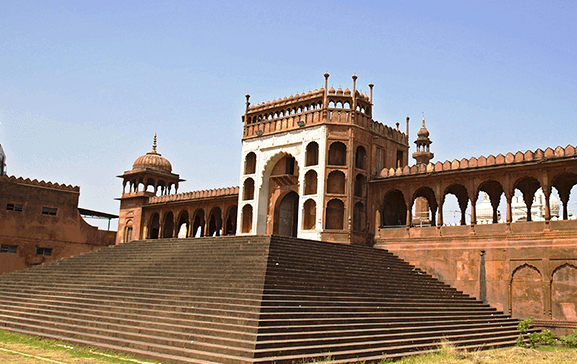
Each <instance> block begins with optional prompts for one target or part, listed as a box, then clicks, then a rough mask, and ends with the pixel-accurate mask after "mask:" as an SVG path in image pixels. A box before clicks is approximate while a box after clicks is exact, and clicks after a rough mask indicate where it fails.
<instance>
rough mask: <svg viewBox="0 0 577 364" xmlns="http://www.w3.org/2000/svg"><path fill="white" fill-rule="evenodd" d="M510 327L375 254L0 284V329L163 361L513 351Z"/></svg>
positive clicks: (173, 251) (78, 270) (122, 263)
mask: <svg viewBox="0 0 577 364" xmlns="http://www.w3.org/2000/svg"><path fill="white" fill-rule="evenodd" d="M516 324H517V321H514V320H511V319H510V318H508V317H507V316H505V315H503V314H502V313H500V312H497V311H496V310H495V309H493V308H491V307H490V306H488V305H486V304H483V303H482V302H479V301H476V300H475V299H474V298H472V297H469V296H467V295H464V294H463V293H462V292H459V291H457V290H455V289H453V288H451V287H449V286H447V285H445V284H443V283H442V282H439V281H438V280H436V279H434V278H433V277H431V276H430V275H428V274H426V273H424V272H422V271H420V270H419V269H416V268H415V267H413V266H411V265H409V264H407V263H405V262H403V261H402V260H400V259H399V258H397V257H396V256H394V255H392V254H390V253H389V252H385V251H382V250H375V249H371V248H367V247H355V246H346V245H339V244H329V243H323V242H316V241H305V240H299V239H290V238H281V237H270V236H257V237H219V238H197V239H160V240H149V241H135V242H131V243H127V244H121V245H119V246H115V247H109V248H104V249H101V250H98V251H95V252H92V253H87V254H82V255H79V256H77V257H72V258H68V259H63V260H60V261H57V262H52V263H50V264H46V265H43V266H37V267H34V268H32V269H27V270H24V271H21V272H15V273H12V274H7V275H2V276H0V326H2V327H5V328H7V329H10V330H13V331H18V332H23V333H30V334H34V335H41V336H44V337H49V338H55V339H60V340H66V341H70V342H73V343H76V344H82V345H90V346H96V347H101V348H104V349H111V350H118V351H123V352H127V353H130V354H133V355H137V356H141V357H146V358H151V359H154V360H158V361H163V362H174V363H207V364H209V363H231V364H232V363H237V364H240V363H242V364H244V363H247V364H248V363H292V362H293V361H295V360H296V361H307V360H308V361H310V360H314V359H324V358H325V357H327V356H330V357H331V358H333V359H335V360H337V362H356V361H358V360H369V361H371V360H373V361H379V360H380V359H382V358H383V357H385V356H388V357H391V358H392V357H397V356H402V355H409V354H413V353H419V352H426V351H429V350H432V349H433V348H435V347H436V346H437V345H438V343H439V341H441V340H442V339H444V338H447V339H449V340H450V341H451V342H453V343H454V344H455V345H460V346H466V347H471V348H479V347H484V346H502V345H511V344H514V342H515V339H516V337H517V336H518V332H517V331H516V330H515V326H516Z"/></svg>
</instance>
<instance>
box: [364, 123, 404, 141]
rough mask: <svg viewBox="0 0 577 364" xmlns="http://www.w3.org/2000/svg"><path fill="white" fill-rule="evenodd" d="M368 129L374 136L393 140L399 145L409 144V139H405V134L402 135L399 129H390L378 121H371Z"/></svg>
mask: <svg viewBox="0 0 577 364" xmlns="http://www.w3.org/2000/svg"><path fill="white" fill-rule="evenodd" d="M370 129H371V131H372V132H374V133H375V134H379V135H382V136H384V137H387V138H389V139H392V140H395V141H397V142H399V143H404V144H408V143H409V139H408V137H407V134H405V133H403V132H402V131H400V130H399V129H395V128H391V127H390V126H388V125H385V124H383V123H380V122H378V121H374V120H373V121H372V124H371V128H370Z"/></svg>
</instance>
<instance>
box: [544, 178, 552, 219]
mask: <svg viewBox="0 0 577 364" xmlns="http://www.w3.org/2000/svg"><path fill="white" fill-rule="evenodd" d="M543 194H544V195H545V221H551V206H550V205H549V201H550V199H551V188H549V186H543Z"/></svg>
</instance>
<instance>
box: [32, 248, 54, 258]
mask: <svg viewBox="0 0 577 364" xmlns="http://www.w3.org/2000/svg"><path fill="white" fill-rule="evenodd" d="M36 255H43V256H45V257H49V256H51V255H52V248H40V247H36Z"/></svg>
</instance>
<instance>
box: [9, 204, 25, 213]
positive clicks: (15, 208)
mask: <svg viewBox="0 0 577 364" xmlns="http://www.w3.org/2000/svg"><path fill="white" fill-rule="evenodd" d="M6 210H9V211H18V212H21V211H22V205H20V204H17V203H9V204H6Z"/></svg>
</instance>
